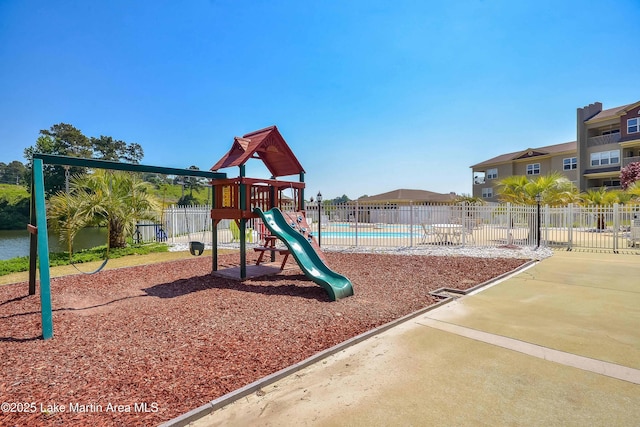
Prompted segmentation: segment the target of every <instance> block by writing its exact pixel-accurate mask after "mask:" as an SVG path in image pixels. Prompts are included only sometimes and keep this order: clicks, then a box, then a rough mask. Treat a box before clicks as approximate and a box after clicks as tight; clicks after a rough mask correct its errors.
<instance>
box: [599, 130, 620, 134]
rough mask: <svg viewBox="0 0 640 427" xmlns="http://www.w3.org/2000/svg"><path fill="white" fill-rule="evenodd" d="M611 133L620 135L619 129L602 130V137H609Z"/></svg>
mask: <svg viewBox="0 0 640 427" xmlns="http://www.w3.org/2000/svg"><path fill="white" fill-rule="evenodd" d="M613 133H620V129H612V130H603V131H602V134H603V135H611V134H613Z"/></svg>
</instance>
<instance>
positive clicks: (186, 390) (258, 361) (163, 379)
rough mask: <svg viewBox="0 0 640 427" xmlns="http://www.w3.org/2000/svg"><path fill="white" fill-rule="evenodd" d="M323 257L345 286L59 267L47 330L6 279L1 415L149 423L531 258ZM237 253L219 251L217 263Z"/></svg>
mask: <svg viewBox="0 0 640 427" xmlns="http://www.w3.org/2000/svg"><path fill="white" fill-rule="evenodd" d="M326 256H327V259H328V262H329V265H330V266H331V268H332V269H334V270H335V271H337V272H340V273H342V274H344V275H346V276H347V277H349V278H350V280H351V281H352V283H353V287H354V291H355V295H354V296H353V297H349V298H345V299H342V300H339V301H336V302H331V301H329V298H328V296H327V293H326V292H325V291H324V289H322V288H321V287H320V286H317V285H315V284H314V283H313V282H311V281H309V280H308V279H307V278H306V277H305V276H304V275H303V274H302V273H301V271H300V270H299V269H298V268H292V269H290V270H285V271H284V272H282V273H281V274H279V275H276V276H271V277H263V278H259V279H252V280H247V281H245V282H236V281H233V280H228V279H222V278H218V277H214V276H211V275H210V272H211V258H207V257H199V258H192V259H188V260H182V261H174V262H166V263H161V264H152V265H145V266H140V267H131V268H122V269H116V270H106V271H103V272H101V273H99V274H95V275H91V276H88V275H73V276H66V277H61V278H56V279H53V280H52V284H51V288H52V305H53V323H54V338H53V339H51V340H47V341H43V340H42V339H41V334H42V330H41V318H40V299H39V296H38V295H37V294H36V295H33V296H28V295H27V291H28V285H27V283H20V284H14V285H7V286H0V368H1V369H0V371H1V374H2V375H1V376H0V403H3V407H2V411H0V425H2V426H13V425H19V426H32V425H33V426H43V425H52V426H57V425H65V426H66V425H91V426H94V427H99V426H113V425H115V426H135V425H140V426H148V425H157V424H160V423H162V422H164V421H167V420H170V419H172V418H174V417H177V416H179V415H181V414H183V413H185V412H188V411H190V410H192V409H194V408H197V407H199V406H201V405H203V404H205V403H207V402H209V401H211V400H213V399H215V398H218V397H220V396H222V395H224V394H226V393H228V392H231V391H233V390H236V389H238V388H240V387H242V386H245V385H247V384H249V383H251V382H253V381H256V380H258V379H260V378H262V377H265V376H266V375H269V374H271V373H273V372H276V371H278V370H280V369H283V368H285V367H288V366H291V365H292V364H294V363H296V362H299V361H301V360H303V359H305V358H307V357H309V356H312V355H313V354H315V353H317V352H319V351H321V350H324V349H327V348H330V347H332V346H334V345H336V344H339V343H340V342H343V341H345V340H347V339H349V338H352V337H354V336H356V335H359V334H361V333H363V332H366V331H368V330H370V329H373V328H375V327H377V326H380V325H383V324H385V323H387V322H390V321H392V320H395V319H398V318H400V317H402V316H404V315H407V314H409V313H412V312H414V311H416V310H419V309H422V308H424V307H427V306H429V305H432V304H434V303H436V302H437V299H436V298H434V297H432V296H430V295H429V291H431V290H434V289H437V288H440V287H451V288H458V289H467V288H470V287H472V286H475V285H477V284H479V283H482V282H484V281H486V280H489V279H491V278H493V277H495V276H498V275H500V274H502V273H505V272H508V271H511V270H513V269H514V268H516V267H518V266H520V265H522V264H523V263H524V262H526V261H525V260H518V259H506V258H505V259H486V258H469V257H431V256H419V255H381V254H347V253H327V254H326ZM248 258H249V260H248V262H251V261H252V260H253V259H255V258H253V254H250V255H249V254H248ZM238 261H239V256H238V255H237V254H228V255H222V256H220V264H221V266H224V265H229V266H230V265H233V264H234V263H237V262H238ZM289 265H292V266H295V264H294V263H293V261H289ZM7 403H8V404H9V406H7Z"/></svg>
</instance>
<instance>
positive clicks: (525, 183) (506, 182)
mask: <svg viewBox="0 0 640 427" xmlns="http://www.w3.org/2000/svg"><path fill="white" fill-rule="evenodd" d="M498 186H499V187H498V197H499V199H500V200H501V201H503V202H511V203H516V204H524V205H534V204H536V203H537V200H536V196H538V195H540V202H541V203H542V204H548V205H560V204H567V203H573V202H574V201H577V200H578V189H577V188H576V186H575V185H573V184H572V183H571V181H569V180H568V179H567V178H566V177H565V176H564V175H562V174H561V173H559V172H552V173H549V174H547V175H543V176H540V177H538V178H536V179H529V178H527V177H526V176H524V175H516V176H509V177H507V178H504V179H502V180H500V181H499V182H498Z"/></svg>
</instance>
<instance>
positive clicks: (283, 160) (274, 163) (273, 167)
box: [211, 126, 304, 178]
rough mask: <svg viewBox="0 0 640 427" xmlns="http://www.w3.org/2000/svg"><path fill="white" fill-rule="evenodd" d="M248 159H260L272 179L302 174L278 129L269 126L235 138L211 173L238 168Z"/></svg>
mask: <svg viewBox="0 0 640 427" xmlns="http://www.w3.org/2000/svg"><path fill="white" fill-rule="evenodd" d="M249 159H260V160H262V162H263V163H264V164H265V166H266V167H267V169H269V172H271V174H272V175H273V177H274V178H277V177H279V176H287V175H295V174H299V173H302V172H304V169H303V168H302V165H300V162H298V159H297V158H296V156H295V155H294V154H293V151H291V149H290V148H289V146H288V145H287V143H286V142H285V140H284V138H283V137H282V135H280V132H278V128H277V127H275V126H270V127H268V128H264V129H260V130H257V131H255V132H251V133H248V134H246V135H243V136H242V137H238V136H236V137H235V138H234V139H233V145H232V146H231V149H230V150H229V152H227V154H225V155H224V156H222V158H221V159H220V160H218V162H217V163H216V164H215V165H213V167H211V170H212V171H217V170H219V169H224V168H228V167H231V166H240V165H243V164H245V163H246V162H247V161H248V160H249Z"/></svg>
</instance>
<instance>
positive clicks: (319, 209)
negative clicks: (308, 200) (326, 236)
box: [316, 191, 322, 246]
mask: <svg viewBox="0 0 640 427" xmlns="http://www.w3.org/2000/svg"><path fill="white" fill-rule="evenodd" d="M316 200H318V246H321V244H322V243H321V242H322V235H321V230H322V193H321V192H319V191H318V194H317V195H316Z"/></svg>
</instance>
